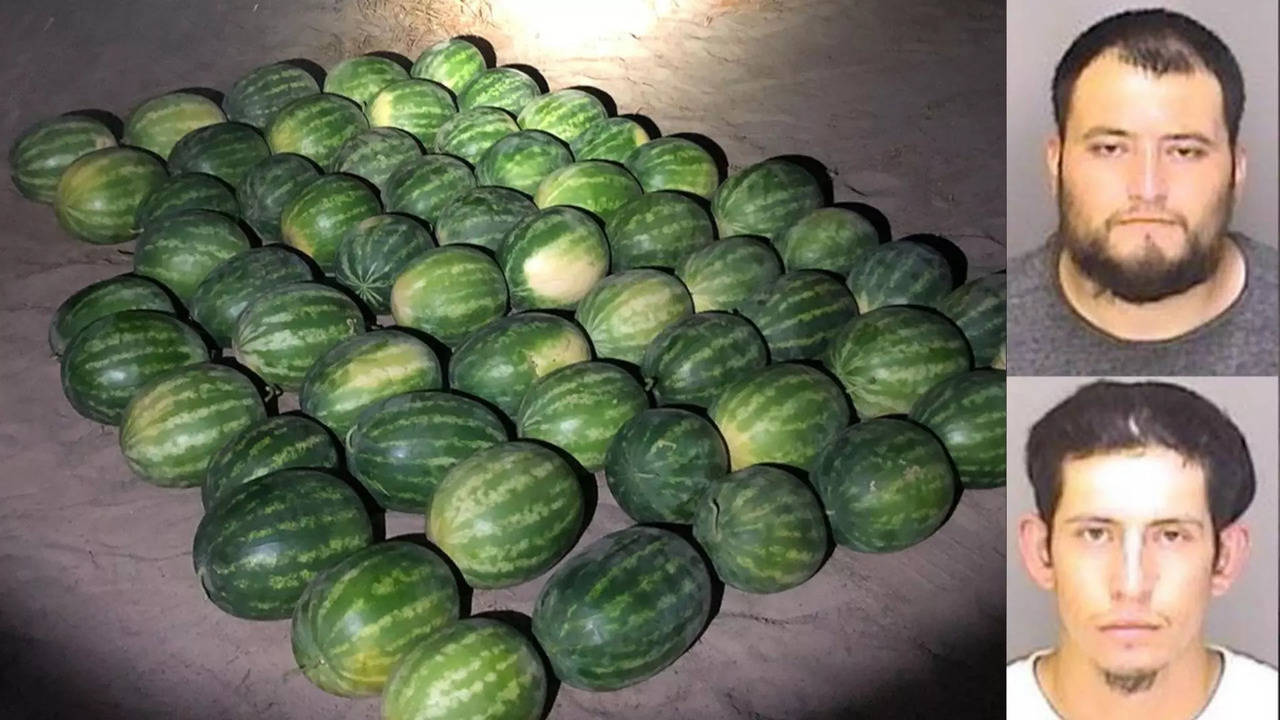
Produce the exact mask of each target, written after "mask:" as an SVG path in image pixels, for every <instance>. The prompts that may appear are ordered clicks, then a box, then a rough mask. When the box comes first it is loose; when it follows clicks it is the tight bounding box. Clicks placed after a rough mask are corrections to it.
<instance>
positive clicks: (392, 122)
mask: <svg viewBox="0 0 1280 720" xmlns="http://www.w3.org/2000/svg"><path fill="white" fill-rule="evenodd" d="M457 112H458V108H457V106H456V105H454V103H453V95H451V94H449V91H448V90H446V89H445V88H444V87H442V86H440V85H437V84H436V83H433V82H431V81H430V80H418V79H414V78H410V79H408V80H400V81H398V82H393V83H391V84H390V85H388V86H386V87H384V88H382V89H381V90H379V91H378V94H377V95H375V96H374V97H373V100H372V101H371V102H370V103H369V108H368V110H367V111H366V113H365V114H366V115H368V117H369V124H370V125H372V126H374V127H390V128H399V129H400V130H403V131H405V132H407V133H409V134H410V135H412V136H413V137H415V138H416V139H417V140H418V142H420V143H422V146H423V147H425V148H431V147H434V146H435V142H436V133H437V132H439V131H440V126H441V125H444V124H445V123H446V122H448V120H449V118H451V117H453V116H454V115H455V114H457Z"/></svg>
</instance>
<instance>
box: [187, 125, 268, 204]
mask: <svg viewBox="0 0 1280 720" xmlns="http://www.w3.org/2000/svg"><path fill="white" fill-rule="evenodd" d="M270 155H271V149H270V148H268V147H267V141H266V140H263V139H262V135H261V134H259V133H258V131H257V130H255V129H253V127H252V126H250V125H245V124H243V123H235V122H223V123H217V124H215V125H206V126H205V127H202V128H197V129H195V130H192V131H191V132H189V133H187V134H186V135H183V136H182V139H181V140H179V141H178V143H177V144H176V145H174V146H173V151H172V152H170V153H169V172H172V173H187V172H202V173H208V174H209V175H213V176H214V177H216V178H218V179H219V180H221V181H223V182H225V183H226V184H228V185H230V186H231V187H233V188H234V187H239V185H240V182H241V181H242V180H243V179H244V176H245V173H247V172H249V168H251V167H253V166H254V165H257V164H258V163H260V162H262V161H263V160H264V159H266V158H267V157H269V156H270Z"/></svg>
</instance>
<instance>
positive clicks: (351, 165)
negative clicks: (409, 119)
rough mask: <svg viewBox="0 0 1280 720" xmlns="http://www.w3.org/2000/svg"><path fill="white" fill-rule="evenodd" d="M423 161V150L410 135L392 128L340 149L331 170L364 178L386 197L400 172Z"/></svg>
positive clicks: (368, 133)
mask: <svg viewBox="0 0 1280 720" xmlns="http://www.w3.org/2000/svg"><path fill="white" fill-rule="evenodd" d="M419 157H422V148H421V147H419V146H418V141H417V140H415V139H414V137H413V136H412V135H410V134H409V133H407V132H405V131H403V130H397V129H396V128H390V127H379V128H369V129H368V130H365V131H364V132H362V133H360V134H359V135H352V136H351V137H350V138H349V139H348V140H347V141H346V142H345V143H343V144H342V147H340V148H338V153H337V154H336V155H334V156H333V165H332V166H330V169H331V170H332V171H333V172H336V173H348V174H351V175H355V176H356V177H359V178H363V179H365V180H367V181H369V184H370V185H373V186H374V187H376V188H378V192H379V193H382V192H383V191H384V190H385V189H386V187H387V180H388V179H389V178H390V177H391V174H392V173H394V172H395V171H396V169H397V168H399V167H400V166H401V165H403V164H404V163H407V162H411V161H412V160H413V159H414V158H419Z"/></svg>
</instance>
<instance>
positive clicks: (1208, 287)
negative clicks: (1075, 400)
mask: <svg viewBox="0 0 1280 720" xmlns="http://www.w3.org/2000/svg"><path fill="white" fill-rule="evenodd" d="M1053 106H1054V117H1055V120H1056V123H1057V134H1056V135H1055V136H1054V137H1053V138H1052V139H1051V140H1050V141H1049V143H1048V146H1047V152H1046V161H1047V164H1048V167H1049V171H1050V173H1051V175H1052V178H1053V186H1054V194H1055V196H1056V198H1057V202H1058V217H1059V222H1058V230H1057V233H1056V234H1055V235H1054V236H1053V238H1051V240H1050V242H1049V243H1047V244H1046V245H1045V246H1043V247H1041V248H1039V249H1037V250H1035V251H1033V252H1031V253H1029V254H1027V255H1024V256H1022V257H1020V258H1017V259H1015V260H1014V261H1013V262H1012V263H1010V269H1009V306H1008V314H1009V319H1010V323H1011V324H1012V325H1013V327H1011V328H1010V332H1009V340H1008V342H1009V346H1008V349H1007V354H1008V357H1007V363H1008V370H1009V372H1010V373H1012V374H1014V375H1089V374H1124V375H1137V374H1161V375H1192V374H1195V375H1263V374H1266V375H1270V374H1275V373H1276V372H1277V371H1278V370H1280V360H1278V358H1280V350H1278V341H1277V340H1278V335H1280V319H1278V313H1277V308H1278V306H1280V299H1278V298H1280V296H1278V294H1277V270H1278V268H1277V255H1276V251H1275V249H1274V248H1272V247H1269V246H1266V245H1262V244H1259V243H1257V242H1254V241H1253V240H1251V239H1249V238H1247V237H1244V236H1243V235H1240V234H1238V233H1232V232H1229V231H1228V225H1229V224H1230V222H1231V211H1232V208H1233V206H1234V204H1235V202H1236V199H1237V194H1238V193H1239V191H1240V187H1241V184H1242V183H1243V182H1244V179H1245V169H1246V162H1245V154H1244V150H1243V149H1242V148H1241V147H1240V146H1239V145H1238V144H1237V136H1238V131H1239V128H1240V116H1241V113H1242V111H1243V108H1244V82H1243V79H1242V76H1241V73H1240V68H1239V66H1238V65H1237V63H1236V60H1235V58H1234V56H1233V55H1232V53H1231V51H1230V50H1229V49H1228V48H1227V47H1226V46H1225V45H1224V44H1223V43H1222V41H1221V40H1219V39H1218V37H1217V36H1216V35H1214V34H1213V33H1212V32H1210V31H1209V30H1207V29H1206V28H1204V27H1203V26H1201V25H1200V24H1199V23H1197V22H1195V21H1194V20H1192V19H1190V18H1188V17H1186V16H1184V15H1179V14H1177V13H1172V12H1168V11H1164V10H1143V11H1133V12H1126V13H1121V14H1119V15H1114V16H1112V17H1109V18H1107V19H1105V20H1103V21H1101V22H1099V23H1097V24H1096V25H1094V26H1093V27H1091V28H1089V29H1088V30H1087V31H1085V32H1084V33H1083V34H1082V35H1080V36H1079V37H1078V38H1076V40H1075V42H1073V43H1072V45H1071V47H1070V48H1069V49H1068V50H1067V52H1066V54H1065V55H1064V56H1063V57H1062V59H1061V61H1060V62H1059V63H1058V67H1057V70H1056V72H1055V73H1054V80H1053Z"/></svg>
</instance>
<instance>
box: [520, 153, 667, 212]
mask: <svg viewBox="0 0 1280 720" xmlns="http://www.w3.org/2000/svg"><path fill="white" fill-rule="evenodd" d="M643 193H644V190H642V189H641V188H640V183H638V182H636V179H635V178H634V177H632V176H631V173H629V172H627V170H626V168H624V167H622V166H621V165H617V164H614V163H611V162H605V161H603V160H583V161H581V162H575V163H572V164H569V165H565V166H564V167H561V168H559V169H558V170H555V171H553V172H551V173H549V174H548V175H547V176H546V177H544V178H543V179H542V182H540V183H538V189H537V191H536V192H535V193H534V194H533V202H534V204H535V205H537V206H538V207H540V208H546V207H552V206H553V205H571V206H573V207H577V208H581V209H583V210H586V211H588V212H590V213H591V214H593V215H595V216H596V217H598V218H600V219H601V221H603V222H605V223H608V222H609V221H610V220H611V219H613V214H614V213H615V212H617V211H618V209H619V208H621V207H622V206H624V205H626V204H627V203H629V202H631V201H632V200H634V199H635V198H637V197H640V195H642V194H643Z"/></svg>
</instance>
